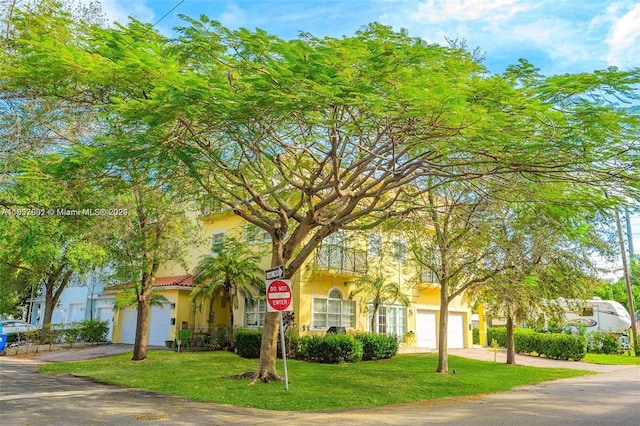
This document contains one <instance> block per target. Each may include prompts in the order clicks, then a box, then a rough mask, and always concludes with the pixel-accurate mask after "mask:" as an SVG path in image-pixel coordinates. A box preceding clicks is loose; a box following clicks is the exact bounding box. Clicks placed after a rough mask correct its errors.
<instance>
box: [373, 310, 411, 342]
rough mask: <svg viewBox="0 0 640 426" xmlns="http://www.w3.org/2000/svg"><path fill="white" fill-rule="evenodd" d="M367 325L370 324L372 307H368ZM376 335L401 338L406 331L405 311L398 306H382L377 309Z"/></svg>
mask: <svg viewBox="0 0 640 426" xmlns="http://www.w3.org/2000/svg"><path fill="white" fill-rule="evenodd" d="M368 311H369V315H368V324H371V315H373V306H372V305H369V306H368ZM377 317H378V318H377V319H378V321H377V327H378V329H377V330H376V333H380V334H389V335H395V336H403V335H404V333H406V331H407V309H406V308H405V307H404V306H400V305H383V306H380V307H379V308H378V313H377Z"/></svg>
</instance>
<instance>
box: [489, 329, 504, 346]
mask: <svg viewBox="0 0 640 426" xmlns="http://www.w3.org/2000/svg"><path fill="white" fill-rule="evenodd" d="M494 340H495V341H496V342H498V346H500V347H501V348H506V347H507V329H506V328H504V327H490V328H488V329H487V342H492V341H494Z"/></svg>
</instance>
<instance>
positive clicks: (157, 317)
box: [120, 304, 171, 346]
mask: <svg viewBox="0 0 640 426" xmlns="http://www.w3.org/2000/svg"><path fill="white" fill-rule="evenodd" d="M137 315H138V309H137V308H133V309H124V310H123V311H122V327H120V343H128V344H133V343H134V342H135V339H136V320H137ZM170 328H171V308H170V307H169V304H164V306H163V307H162V308H161V307H159V306H153V307H151V318H150V321H149V339H148V341H147V344H148V345H150V346H164V342H165V340H167V339H168V338H169V331H170Z"/></svg>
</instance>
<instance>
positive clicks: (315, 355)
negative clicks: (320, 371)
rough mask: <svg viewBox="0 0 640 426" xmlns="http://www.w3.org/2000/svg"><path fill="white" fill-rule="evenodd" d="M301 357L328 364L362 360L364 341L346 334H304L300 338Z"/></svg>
mask: <svg viewBox="0 0 640 426" xmlns="http://www.w3.org/2000/svg"><path fill="white" fill-rule="evenodd" d="M300 357H301V358H302V359H306V360H308V361H314V362H323V363H328V364H339V363H342V362H358V361H360V360H362V343H361V342H360V341H358V340H356V339H354V338H353V337H352V336H349V335H346V334H327V335H326V336H311V337H309V336H304V337H302V338H301V339H300Z"/></svg>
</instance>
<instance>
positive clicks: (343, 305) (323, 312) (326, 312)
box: [313, 290, 356, 329]
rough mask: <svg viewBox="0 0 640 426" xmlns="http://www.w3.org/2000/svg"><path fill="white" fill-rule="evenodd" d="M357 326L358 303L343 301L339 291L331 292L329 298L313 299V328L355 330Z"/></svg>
mask: <svg viewBox="0 0 640 426" xmlns="http://www.w3.org/2000/svg"><path fill="white" fill-rule="evenodd" d="M355 324H356V302H355V301H353V300H343V299H342V295H341V294H340V292H339V291H338V290H331V291H330V292H329V295H328V297H314V298H313V328H321V329H326V328H329V327H332V326H336V327H345V328H354V327H355Z"/></svg>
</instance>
